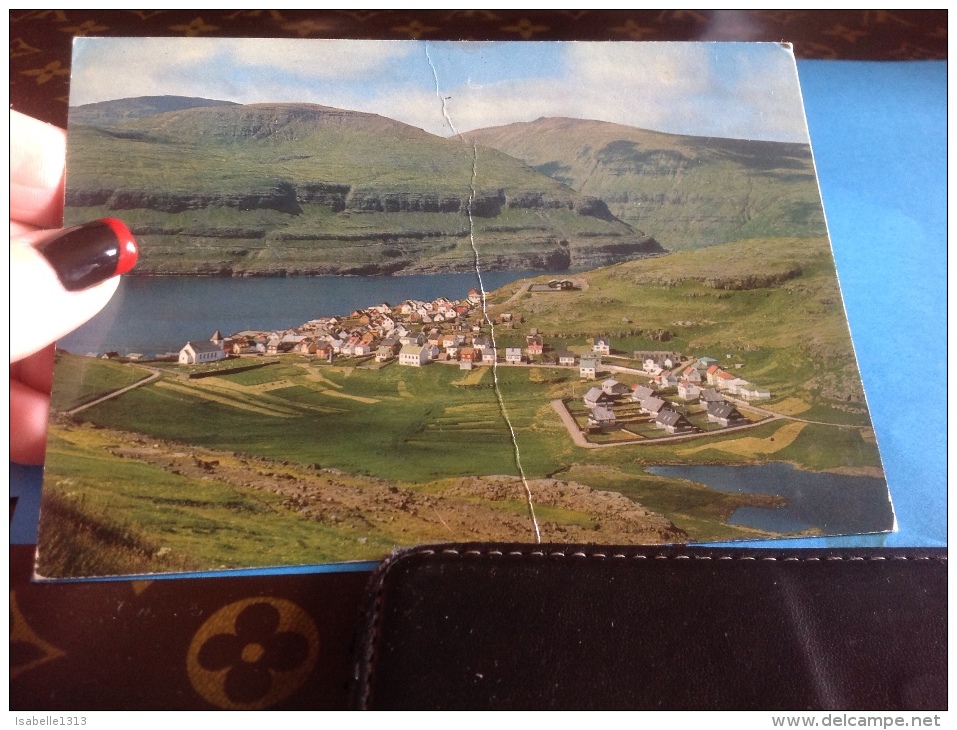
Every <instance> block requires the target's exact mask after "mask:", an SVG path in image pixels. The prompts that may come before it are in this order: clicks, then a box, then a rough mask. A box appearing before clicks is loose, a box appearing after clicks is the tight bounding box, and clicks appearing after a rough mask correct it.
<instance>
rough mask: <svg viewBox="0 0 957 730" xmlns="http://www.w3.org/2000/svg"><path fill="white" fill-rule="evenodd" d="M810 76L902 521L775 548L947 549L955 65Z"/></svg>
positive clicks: (821, 70)
mask: <svg viewBox="0 0 957 730" xmlns="http://www.w3.org/2000/svg"><path fill="white" fill-rule="evenodd" d="M798 73H799V75H800V78H801V89H802V92H803V94H804V106H805V111H806V113H807V120H808V128H809V130H810V133H811V147H812V149H813V151H814V161H815V164H816V166H817V172H818V179H819V181H820V184H821V194H822V197H823V198H824V212H825V214H826V216H827V223H828V228H829V231H830V235H831V244H832V246H833V248H834V257H835V260H836V261H837V273H838V278H839V279H840V282H841V291H842V293H843V295H844V305H845V307H846V308H847V315H848V321H849V322H850V326H851V335H852V337H853V339H854V348H855V350H856V352H857V358H858V363H859V365H860V368H861V377H862V378H863V380H864V391H865V393H866V395H867V404H868V407H869V409H870V411H871V418H872V420H873V422H874V429H875V431H876V432H877V442H878V445H879V446H880V450H881V457H882V459H883V462H884V471H885V474H886V476H887V481H888V484H889V485H890V490H891V498H892V499H893V502H894V508H895V511H896V514H897V521H898V528H899V529H898V532H896V533H892V534H889V535H865V536H848V537H837V538H815V539H808V540H777V541H774V542H773V543H770V544H771V545H773V546H780V547H823V546H831V547H857V546H884V545H886V546H888V547H925V546H943V545H946V544H947V402H946V401H947V397H946V393H947V373H946V369H945V364H946V347H947V329H946V325H947V65H946V62H944V61H928V62H923V61H919V62H903V63H886V62H869V63H864V62H854V61H799V62H798ZM734 544H736V545H741V544H742V543H734ZM745 544H747V545H753V546H765V547H766V546H768V544H769V543H766V542H754V543H745Z"/></svg>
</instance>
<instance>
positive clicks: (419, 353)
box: [399, 345, 429, 367]
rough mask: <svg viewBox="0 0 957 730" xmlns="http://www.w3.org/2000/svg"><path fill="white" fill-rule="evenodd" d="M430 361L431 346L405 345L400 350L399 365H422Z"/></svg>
mask: <svg viewBox="0 0 957 730" xmlns="http://www.w3.org/2000/svg"><path fill="white" fill-rule="evenodd" d="M428 361H429V348H428V347H426V346H425V345H405V346H404V347H403V348H402V349H401V350H399V365H411V366H413V367H422V366H423V365H425V364H426V363H427V362H428Z"/></svg>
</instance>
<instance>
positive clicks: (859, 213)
mask: <svg viewBox="0 0 957 730" xmlns="http://www.w3.org/2000/svg"><path fill="white" fill-rule="evenodd" d="M798 72H799V74H800V77H801V86H802V90H803V93H804V104H805V109H806V112H807V119H808V127H809V129H810V133H811V145H812V148H813V150H814V158H815V162H816V164H817V170H818V176H819V179H820V184H821V192H822V195H823V198H824V208H825V213H826V215H827V220H828V226H829V229H830V235H831V242H832V244H833V247H834V256H835V258H836V260H837V269H838V275H839V277H840V281H841V290H842V292H843V295H844V303H845V306H846V308H847V313H848V319H849V321H850V325H851V334H852V336H853V338H854V345H855V349H856V351H857V357H858V361H859V364H860V368H861V375H862V377H863V379H864V389H865V392H866V393H867V400H868V406H869V408H870V411H871V417H872V419H873V422H874V428H875V430H876V432H877V439H878V443H879V445H880V449H881V454H882V457H883V460H884V470H885V473H886V475H887V481H888V483H889V484H890V489H891V495H892V498H893V501H894V507H895V510H896V514H897V520H898V525H899V531H898V532H896V533H893V534H889V535H863V536H860V535H858V536H847V537H832V538H813V539H802V540H775V541H772V542H768V541H761V542H753V543H740V542H738V543H729V544H731V545H735V546H743V545H749V546H754V547H823V546H830V547H856V546H881V545H886V546H893V547H924V546H943V545H946V542H947V444H946V429H947V404H946V386H947V377H946V375H947V374H946V370H945V363H946V342H947V339H946V316H947V310H946V263H947V205H946V200H947V66H946V62H943V61H939V62H938V61H932V62H906V63H886V62H856V61H847V62H844V61H801V62H799V63H798ZM40 475H41V471H40V469H39V468H35V467H34V468H30V467H20V466H19V465H14V464H12V465H11V469H10V485H11V495H12V496H17V497H18V505H17V509H16V511H15V514H14V517H13V520H12V521H11V527H10V538H11V543H14V544H32V543H34V542H35V541H36V521H37V516H38V509H39V485H40ZM368 566H369V564H358V565H357V564H353V565H351V566H349V567H343V566H338V567H335V569H337V570H343V569H345V570H356V569H363V568H366V567H368ZM311 570H316V571H321V570H328V568H326V569H323V568H321V567H315V568H313V567H309V566H307V567H299V568H292V569H283V570H281V571H275V570H274V571H243V574H244V575H249V574H257V573H261V572H308V571H311ZM232 574H235V573H232Z"/></svg>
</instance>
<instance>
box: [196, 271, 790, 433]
mask: <svg viewBox="0 0 957 730" xmlns="http://www.w3.org/2000/svg"><path fill="white" fill-rule="evenodd" d="M481 304H482V296H481V293H480V292H479V291H477V290H475V289H472V290H471V291H470V292H469V294H468V296H467V297H466V298H464V299H461V300H451V299H448V298H445V297H439V298H437V299H435V300H432V301H419V300H406V301H404V302H403V303H402V304H400V305H398V306H391V305H389V304H388V303H382V304H379V305H376V306H372V307H369V308H367V309H359V310H355V311H353V312H351V313H350V314H349V315H348V316H347V317H334V316H325V317H320V318H318V319H314V320H310V321H308V322H305V323H304V324H302V325H300V326H299V327H296V328H291V329H287V330H281V331H271V332H263V331H244V332H238V333H235V334H233V335H231V336H229V337H223V336H222V334H221V333H220V332H219V331H217V332H215V333H214V334H213V336H212V337H211V338H210V339H209V340H201V341H190V342H187V343H186V344H185V345H184V346H183V348H182V349H181V350H180V351H179V354H178V360H177V361H178V363H179V364H180V365H187V366H189V365H203V364H209V363H216V362H218V361H221V360H224V359H227V358H229V357H232V358H246V357H262V356H269V355H281V354H298V355H300V356H303V357H305V358H309V359H313V358H314V359H316V360H317V361H325V362H327V363H333V362H342V361H343V359H348V362H351V363H353V364H355V365H357V366H363V365H366V366H371V367H383V366H387V365H391V364H396V365H398V366H401V367H417V368H420V367H425V366H429V365H432V364H437V365H454V366H456V367H458V368H459V369H460V370H465V371H470V370H472V369H473V368H477V367H482V366H485V367H497V366H500V365H504V366H532V365H538V366H547V367H549V368H561V369H566V370H573V371H575V370H577V372H578V376H579V381H581V382H584V383H588V382H589V381H596V382H597V381H599V378H602V379H601V380H600V382H598V383H597V384H596V385H595V386H593V387H590V388H589V389H588V390H587V391H586V392H585V393H584V396H583V398H582V399H581V400H580V401H577V400H572V399H565V401H562V408H563V409H564V411H565V413H564V414H563V413H562V412H561V410H560V409H559V413H560V415H562V417H563V420H564V421H565V423H566V426H567V427H568V429H569V432H570V433H571V434H572V436H573V438H576V437H577V440H579V441H580V439H581V436H579V435H578V434H576V433H575V431H576V430H577V431H580V432H581V434H584V435H591V436H598V437H600V436H601V435H603V434H610V433H612V432H619V438H620V439H624V440H628V439H631V438H634V439H639V440H649V439H656V438H657V439H660V438H664V437H672V438H671V440H674V437H682V436H683V437H687V436H694V435H705V434H707V433H711V432H714V431H715V430H719V429H739V428H742V427H747V426H750V425H751V424H753V423H757V422H759V421H762V420H763V419H764V418H766V417H768V416H770V415H772V414H770V412H767V411H763V410H762V409H758V410H746V412H745V413H742V411H741V410H739V407H738V406H739V405H744V404H750V403H752V402H754V401H762V400H767V399H770V397H771V393H770V392H769V391H767V390H764V389H762V388H760V387H758V386H756V385H754V384H752V383H750V382H748V381H747V380H745V379H743V378H741V377H738V376H737V375H735V374H733V373H732V372H729V371H728V370H726V369H724V368H722V367H721V366H720V365H719V364H718V361H717V360H715V359H714V358H711V357H707V356H697V357H696V356H690V355H683V354H682V353H679V352H673V351H665V350H634V351H632V352H631V353H627V354H625V353H621V352H618V351H613V349H612V341H611V338H609V337H607V336H596V337H593V338H588V341H587V344H586V345H585V346H583V347H576V348H575V349H576V350H578V352H574V351H572V350H571V349H566V347H567V346H566V345H565V344H563V345H562V349H555V348H553V347H551V346H550V343H548V342H546V338H545V337H544V336H543V335H541V334H539V333H538V331H537V330H536V329H535V328H526V331H527V334H524V335H520V334H517V333H515V334H513V333H511V332H510V331H511V330H513V328H514V327H515V326H516V325H521V324H523V321H522V318H521V317H520V316H518V315H513V314H511V313H508V312H502V313H499V314H497V315H496V316H494V317H491V316H490V317H488V318H487V319H486V316H485V313H484V312H483V310H482V307H481ZM489 322H491V324H492V328H491V331H492V332H495V328H496V327H497V328H500V330H499V331H500V334H499V337H496V338H493V336H492V334H489V333H486V330H488V329H489V326H488V323H489ZM502 332H504V333H505V336H502V335H501V333H502ZM522 339H524V346H506V347H496V344H497V342H501V341H508V343H509V344H520V341H521V340H522ZM611 375H617V376H618V377H620V378H622V380H626V381H629V382H627V383H626V382H621V381H619V380H618V379H615V378H614V377H610V376H611ZM566 414H567V416H566ZM569 419H571V420H569Z"/></svg>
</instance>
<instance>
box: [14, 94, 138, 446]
mask: <svg viewBox="0 0 957 730" xmlns="http://www.w3.org/2000/svg"><path fill="white" fill-rule="evenodd" d="M65 160H66V133H65V132H64V131H63V130H62V129H58V128H56V127H53V126H50V125H48V124H44V123H43V122H39V121H37V120H36V119H32V118H30V117H27V116H24V115H23V114H20V113H19V112H15V111H11V112H10V458H11V459H12V460H13V461H17V462H20V463H23V464H41V463H43V455H44V449H45V445H46V426H47V416H48V411H49V404H50V386H51V384H52V380H53V352H54V344H53V343H54V342H55V341H56V339H57V338H59V337H62V336H63V335H65V334H67V333H68V332H71V331H72V330H74V329H76V328H77V327H79V326H80V325H81V324H83V323H84V322H86V321H87V320H88V319H89V318H90V317H92V316H93V315H95V314H96V313H97V312H99V311H100V309H102V308H103V306H104V305H105V304H106V303H107V302H108V301H109V299H110V297H111V296H112V295H113V292H114V291H116V287H117V285H118V283H119V276H118V275H119V274H121V273H123V272H124V271H128V270H129V269H130V268H132V267H133V264H134V263H136V255H137V250H136V243H135V242H134V241H133V237H132V235H130V232H129V230H127V229H126V227H125V226H124V225H123V224H122V223H120V222H119V221H114V220H112V219H108V220H104V221H96V222H94V223H92V224H87V225H84V226H77V227H76V228H71V229H67V230H65V231H64V230H62V229H61V230H50V229H51V228H56V227H57V226H60V225H62V220H63V171H64V165H65Z"/></svg>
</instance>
